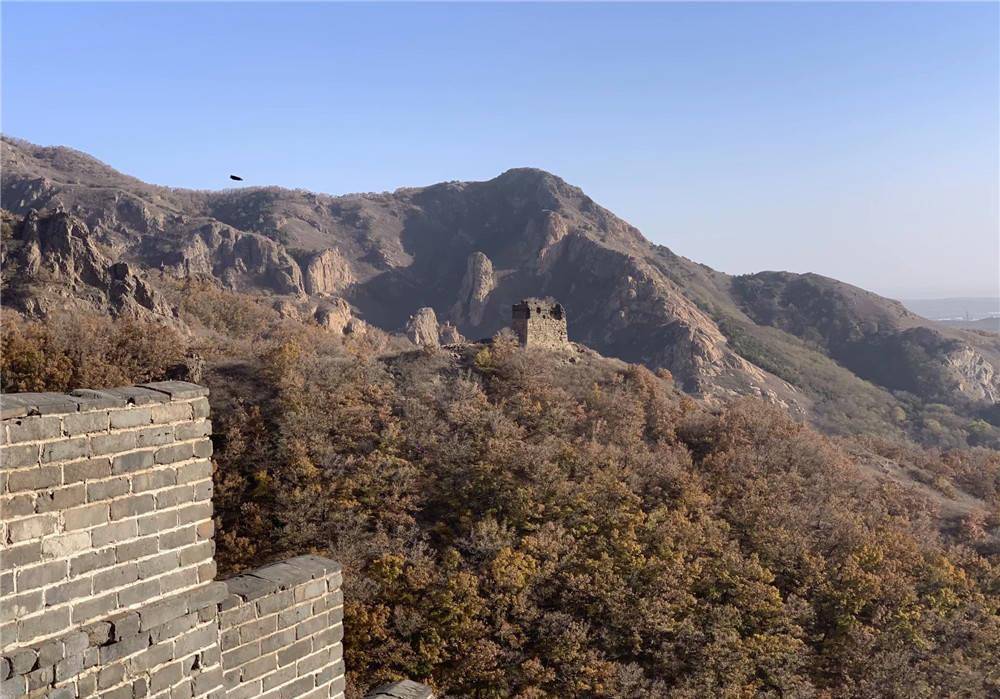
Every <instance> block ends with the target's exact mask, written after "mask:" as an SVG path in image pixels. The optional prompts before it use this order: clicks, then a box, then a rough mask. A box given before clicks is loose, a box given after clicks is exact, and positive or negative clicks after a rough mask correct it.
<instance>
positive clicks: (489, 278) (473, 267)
mask: <svg viewBox="0 0 1000 699" xmlns="http://www.w3.org/2000/svg"><path fill="white" fill-rule="evenodd" d="M495 288H496V278H495V276H494V272H493V263H492V262H491V261H490V258H488V257H487V256H486V255H485V254H483V253H481V252H474V253H472V254H471V255H469V259H468V261H467V262H466V265H465V276H464V277H463V278H462V288H461V290H460V291H459V292H458V302H457V303H456V304H455V306H454V308H452V311H451V315H452V317H453V318H455V319H456V320H457V321H458V322H460V323H463V324H468V325H474V326H478V325H480V324H482V322H483V311H484V310H485V308H486V299H487V298H488V297H489V295H490V292H492V291H493V289H495Z"/></svg>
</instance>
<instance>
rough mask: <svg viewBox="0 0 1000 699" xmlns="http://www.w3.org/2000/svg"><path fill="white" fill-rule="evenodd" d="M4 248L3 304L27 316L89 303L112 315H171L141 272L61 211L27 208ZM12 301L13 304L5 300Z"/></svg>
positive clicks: (45, 313)
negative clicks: (117, 258) (107, 251)
mask: <svg viewBox="0 0 1000 699" xmlns="http://www.w3.org/2000/svg"><path fill="white" fill-rule="evenodd" d="M12 228H13V236H12V238H11V240H10V241H9V242H8V243H7V244H6V245H5V250H4V267H5V270H4V271H5V274H4V277H5V279H4V281H5V289H4V291H5V292H12V293H8V294H7V298H6V299H5V303H6V304H8V305H16V306H20V308H19V310H22V311H24V312H26V313H28V314H29V315H48V314H51V313H55V312H59V311H70V310H72V309H74V308H79V307H85V306H90V307H91V308H95V309H101V310H106V311H107V312H109V313H110V314H112V315H115V316H131V317H154V316H155V317H159V318H161V319H169V320H171V321H173V320H174V319H175V318H176V316H177V311H176V309H174V308H172V307H171V306H170V305H169V304H168V303H166V301H165V300H164V299H163V298H162V296H161V295H160V294H159V292H157V291H156V289H154V288H153V286H152V285H151V284H150V283H149V282H148V280H147V279H146V278H145V277H144V276H143V275H142V273H141V272H140V271H139V270H138V269H136V268H134V267H133V266H132V265H130V264H128V263H126V262H116V263H112V261H111V260H110V259H109V258H108V256H107V255H105V254H104V252H103V251H102V250H101V248H100V246H99V245H98V244H97V243H96V242H95V240H94V238H93V236H92V235H91V233H90V231H89V229H88V228H87V226H86V224H84V223H83V222H82V221H80V220H79V219H77V218H76V217H74V216H72V215H70V214H67V213H65V212H58V213H55V214H52V215H49V216H41V215H40V214H39V213H38V212H35V211H31V212H29V214H28V215H27V216H26V217H25V219H24V221H23V222H21V224H20V225H19V226H17V225H15V226H13V227H12ZM12 301H13V304H12V303H11V302H12Z"/></svg>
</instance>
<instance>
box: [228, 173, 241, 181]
mask: <svg viewBox="0 0 1000 699" xmlns="http://www.w3.org/2000/svg"><path fill="white" fill-rule="evenodd" d="M229 179H231V180H236V181H237V182H242V181H243V178H242V177H240V176H239V175H230V176H229Z"/></svg>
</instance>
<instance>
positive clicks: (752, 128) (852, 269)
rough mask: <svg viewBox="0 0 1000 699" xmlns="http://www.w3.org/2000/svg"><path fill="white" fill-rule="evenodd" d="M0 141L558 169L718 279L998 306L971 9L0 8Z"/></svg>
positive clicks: (350, 166)
mask: <svg viewBox="0 0 1000 699" xmlns="http://www.w3.org/2000/svg"><path fill="white" fill-rule="evenodd" d="M2 21H3V37H2V38H3V47H2V66H0V68H2V98H3V102H2V128H3V131H4V133H7V134H10V135H14V136H18V137H21V138H26V139H28V140H31V141H34V142H36V143H41V144H46V145H51V144H62V145H69V146H72V147H75V148H79V149H81V150H84V151H87V152H89V153H91V154H93V155H95V156H97V157H98V158H100V159H101V160H104V161H105V162H107V163H109V164H111V165H113V166H114V167H116V168H118V169H119V170H122V171H124V172H126V173H129V174H132V175H135V176H137V177H140V178H142V179H144V180H147V181H150V182H154V183H158V184H166V185H172V186H183V187H198V188H221V187H227V186H229V184H230V183H229V181H228V179H227V176H228V174H229V173H230V172H237V173H240V174H242V175H244V176H245V177H246V179H247V182H248V184H278V185H283V186H287V187H304V188H307V189H312V190H316V191H323V192H329V193H343V192H352V191H382V190H391V189H395V188H397V187H400V186H410V185H421V184H429V183H432V182H437V181H441V180H456V179H488V178H490V177H493V176H495V175H496V174H498V173H500V172H502V171H503V170H506V169H508V168H510V167H518V166H535V167H541V168H545V169H547V170H550V171H552V172H554V173H556V174H558V175H560V176H562V177H563V178H564V179H566V180H568V181H569V182H571V183H573V184H576V185H579V186H581V187H583V188H584V190H585V191H587V192H588V193H589V194H590V195H591V196H593V197H594V198H595V199H596V200H597V201H598V202H600V203H601V204H603V205H605V206H607V207H608V208H610V209H611V210H613V211H614V212H615V213H617V214H618V215H620V216H622V217H623V218H625V219H627V220H628V221H630V222H631V223H634V224H635V225H637V226H638V227H639V228H640V229H641V230H642V231H643V233H644V234H645V235H646V236H647V237H648V238H650V239H651V240H653V241H655V242H657V243H661V244H664V245H667V246H669V247H671V248H672V249H673V250H674V251H675V252H677V253H679V254H682V255H686V256H688V257H691V258H692V259H695V260H697V261H699V262H704V263H706V264H708V265H711V266H713V267H715V268H717V269H721V270H723V271H726V272H731V273H743V272H752V271H759V270H764V269H787V270H791V271H796V272H806V271H814V272H818V273H821V274H826V275H829V276H833V277H837V278H840V279H843V280H845V281H848V282H851V283H855V284H858V285H860V286H864V287H866V288H870V289H873V290H875V291H879V292H881V293H886V294H888V295H891V296H896V297H935V296H956V295H989V294H998V293H1000V280H998V276H1000V275H998V265H1000V232H998V226H1000V203H998V199H1000V194H998V190H1000V175H998V171H1000V137H998V122H1000V12H998V5H997V4H995V3H990V4H986V3H984V4H966V5H958V4H839V5H834V4H739V5H728V4H702V5H689V4H627V5H626V4H569V3H562V4H468V5H459V4H326V3H322V4H321V3H310V4H280V5H278V4H263V3H260V4H237V3H230V4H196V3H164V4H154V3H144V4H125V3H106V4H79V3H78V4H67V5H62V4H20V3H10V2H4V3H3V6H2Z"/></svg>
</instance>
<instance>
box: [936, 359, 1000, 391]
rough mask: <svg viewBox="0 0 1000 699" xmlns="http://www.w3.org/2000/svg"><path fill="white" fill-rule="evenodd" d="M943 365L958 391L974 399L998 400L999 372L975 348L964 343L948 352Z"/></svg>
mask: <svg viewBox="0 0 1000 699" xmlns="http://www.w3.org/2000/svg"><path fill="white" fill-rule="evenodd" d="M945 365H946V366H947V367H948V369H949V372H950V373H951V374H952V376H953V381H954V387H955V390H957V391H958V392H959V393H961V394H962V395H964V396H966V397H968V398H969V399H971V400H974V401H988V402H990V403H998V402H1000V374H998V372H997V369H996V367H994V366H993V365H992V364H990V363H989V362H988V361H986V358H985V357H983V355H981V354H980V353H979V352H977V351H976V350H975V349H973V348H972V347H970V346H969V345H964V346H962V347H959V348H956V349H954V350H952V351H950V352H948V353H947V355H946V356H945Z"/></svg>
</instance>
